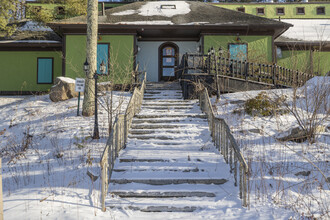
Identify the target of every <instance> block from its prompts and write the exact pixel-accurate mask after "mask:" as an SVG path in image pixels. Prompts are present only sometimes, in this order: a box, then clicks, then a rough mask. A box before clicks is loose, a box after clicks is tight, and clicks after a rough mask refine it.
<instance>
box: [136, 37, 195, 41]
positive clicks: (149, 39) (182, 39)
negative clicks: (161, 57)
mask: <svg viewBox="0 0 330 220" xmlns="http://www.w3.org/2000/svg"><path fill="white" fill-rule="evenodd" d="M138 41H199V37H195V38H183V37H182V38H172V37H170V38H169V37H159V38H158V37H157V38H156V37H143V38H141V39H138Z"/></svg>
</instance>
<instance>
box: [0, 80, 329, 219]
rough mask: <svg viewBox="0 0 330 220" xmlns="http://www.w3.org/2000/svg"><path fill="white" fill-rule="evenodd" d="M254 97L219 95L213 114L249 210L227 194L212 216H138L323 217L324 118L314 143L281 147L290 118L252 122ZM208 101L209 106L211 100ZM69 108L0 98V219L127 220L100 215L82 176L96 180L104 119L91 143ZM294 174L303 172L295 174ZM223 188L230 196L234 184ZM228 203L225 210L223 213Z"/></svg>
mask: <svg viewBox="0 0 330 220" xmlns="http://www.w3.org/2000/svg"><path fill="white" fill-rule="evenodd" d="M324 79H325V78H322V80H320V81H322V82H324V81H325V80H324ZM327 80H329V78H328V79H327ZM325 82H326V81H325ZM328 82H329V81H328ZM315 84H317V83H315V80H314V81H311V82H309V84H308V85H310V86H309V87H308V89H307V90H306V91H308V93H305V94H304V93H302V94H298V97H299V99H298V100H297V102H298V103H300V104H301V105H298V108H300V107H301V106H303V105H305V104H304V103H306V101H304V100H306V99H305V98H304V96H305V95H308V96H309V98H315V97H316V96H315V94H314V95H313V91H314V90H313V89H312V88H313V86H312V85H315ZM329 88H330V87H329V86H327V87H325V89H328V90H329ZM292 91H293V90H291V89H282V90H269V91H267V93H268V94H269V95H270V96H272V97H276V96H279V95H280V96H282V95H286V96H287V97H288V99H287V100H288V101H287V102H288V103H289V104H290V103H291V101H292V99H291V98H292ZM299 91H300V92H303V91H304V90H303V89H300V90H299ZM259 92H260V91H250V92H241V93H232V94H225V95H222V96H221V99H220V101H219V102H218V103H217V104H215V105H216V108H217V112H218V114H219V117H223V118H225V119H226V121H227V123H228V124H229V126H230V128H231V130H232V132H233V134H234V136H235V138H236V139H237V141H238V143H239V145H240V146H241V148H242V152H243V153H244V156H245V158H246V159H247V162H248V164H249V166H250V168H251V173H250V182H249V200H250V207H249V208H248V209H246V208H242V207H241V206H240V205H239V200H238V199H237V197H235V196H234V197H235V198H234V200H233V201H235V202H234V203H230V201H229V202H227V203H225V204H222V203H221V201H222V200H219V201H218V203H217V204H214V205H215V206H222V205H224V206H225V205H226V208H224V209H219V210H213V212H212V213H208V212H207V211H205V212H199V213H198V215H195V214H194V213H191V214H187V213H186V214H184V213H175V212H174V213H162V214H161V215H158V216H160V218H156V215H155V214H151V213H139V216H140V217H141V218H140V219H169V218H171V219H185V218H186V217H187V216H188V217H189V219H203V218H202V217H203V216H204V217H205V218H204V219H210V218H212V219H221V216H223V215H225V216H227V217H228V216H231V219H288V218H290V217H292V219H304V216H305V217H306V216H311V215H314V216H315V217H317V218H320V219H327V218H329V207H330V201H329V198H330V197H329V193H330V191H329V183H326V180H325V178H324V176H325V177H329V176H330V173H329V159H330V158H329V155H330V154H329V153H330V151H329V143H330V131H329V126H330V124H329V118H328V119H327V120H325V121H324V122H323V125H324V126H325V130H324V129H323V130H322V129H321V131H320V132H319V134H318V136H317V141H316V143H314V144H308V143H307V142H304V143H299V144H298V143H295V142H285V143H281V142H279V141H277V140H276V139H275V138H276V137H278V136H279V134H282V133H283V132H286V131H287V130H289V129H290V128H293V127H296V126H297V121H296V119H295V118H294V117H293V116H292V115H291V114H284V115H276V116H268V117H252V116H249V115H247V114H246V113H244V112H243V111H241V110H242V108H243V107H242V106H243V104H244V101H245V100H247V99H249V98H251V97H254V96H256V95H257V94H258V93H259ZM311 94H312V95H311ZM129 97H130V94H129V93H119V92H118V93H115V95H114V102H115V103H119V102H122V101H124V103H123V105H122V107H121V109H122V110H123V109H125V107H126V105H127V102H128V99H129ZM328 98H329V97H328ZM212 100H213V103H215V99H212ZM329 104H330V100H327V102H324V105H323V107H322V108H321V109H320V112H321V113H325V110H326V111H329ZM76 106H77V98H74V99H71V100H68V101H64V102H59V103H52V102H51V101H50V99H49V97H48V95H44V96H24V97H21V96H20V97H6V96H2V97H0V111H1V114H0V149H1V157H2V167H3V176H2V178H3V200H4V217H5V219H104V218H110V219H127V218H129V217H130V218H131V219H134V216H135V213H134V212H137V211H133V210H132V211H128V212H127V211H123V212H121V211H120V210H119V211H118V210H117V211H113V210H109V208H108V210H107V211H106V212H102V211H101V209H100V207H101V205H100V181H99V178H98V179H97V180H96V181H95V182H94V183H92V181H91V179H90V177H89V176H88V175H87V174H86V173H87V171H90V172H91V173H93V174H95V175H96V176H98V175H99V173H98V172H99V164H98V162H99V159H100V156H101V154H102V151H103V149H104V147H105V141H106V138H107V114H106V112H105V111H104V109H103V108H100V119H99V122H100V132H101V139H100V140H92V139H91V138H90V136H91V135H92V131H93V122H94V118H93V117H82V116H76V113H77V108H76ZM116 106H117V104H115V107H116ZM210 145H211V144H210ZM301 171H305V172H306V173H307V174H308V173H309V171H310V173H309V175H307V176H304V175H301V174H299V175H296V174H298V173H299V172H301ZM323 175H324V176H323ZM187 187H188V186H187ZM228 187H229V188H228V190H232V191H238V189H237V187H233V186H231V185H230V186H228ZM222 190H226V188H222ZM227 199H228V198H227ZM237 200H238V202H237ZM172 202H173V203H172V204H175V202H176V201H174V200H173V201H172ZM188 202H189V204H190V203H191V204H193V203H194V201H189V200H187V203H188ZM230 204H232V207H231V208H230V207H229V208H228V205H229V206H230ZM203 205H206V206H209V207H211V208H212V206H213V203H210V201H209V200H207V201H205V204H203ZM211 208H210V209H211ZM208 217H209V218H208Z"/></svg>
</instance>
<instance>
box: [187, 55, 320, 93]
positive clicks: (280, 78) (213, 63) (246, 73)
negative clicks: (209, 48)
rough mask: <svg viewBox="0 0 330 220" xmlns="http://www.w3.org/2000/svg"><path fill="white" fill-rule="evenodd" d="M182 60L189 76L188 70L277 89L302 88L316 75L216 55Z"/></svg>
mask: <svg viewBox="0 0 330 220" xmlns="http://www.w3.org/2000/svg"><path fill="white" fill-rule="evenodd" d="M196 57H197V58H196ZM198 58H199V59H198ZM182 60H184V62H185V63H184V64H185V65H183V64H182V65H181V66H182V74H189V72H188V70H200V71H203V72H205V73H207V74H209V75H219V76H231V77H236V78H241V79H245V80H246V81H247V80H249V81H255V82H263V83H267V84H270V85H274V86H275V87H283V86H284V87H288V86H289V87H292V86H302V85H303V84H304V83H305V82H306V81H307V80H309V79H310V78H312V77H313V75H314V73H311V72H310V73H305V72H302V71H298V70H292V69H287V68H284V67H282V66H279V65H277V64H276V63H273V64H267V63H254V62H249V61H247V60H244V61H243V60H234V59H230V58H225V57H221V56H217V55H216V54H213V55H207V54H188V53H186V54H184V59H182Z"/></svg>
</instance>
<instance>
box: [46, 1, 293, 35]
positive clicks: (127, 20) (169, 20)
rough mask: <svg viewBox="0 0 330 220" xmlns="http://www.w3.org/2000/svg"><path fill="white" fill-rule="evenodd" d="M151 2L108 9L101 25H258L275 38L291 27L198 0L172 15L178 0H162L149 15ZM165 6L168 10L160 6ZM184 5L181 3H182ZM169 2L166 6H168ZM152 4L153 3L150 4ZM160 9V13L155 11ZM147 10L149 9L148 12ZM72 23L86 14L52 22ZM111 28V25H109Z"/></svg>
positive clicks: (101, 18)
mask: <svg viewBox="0 0 330 220" xmlns="http://www.w3.org/2000/svg"><path fill="white" fill-rule="evenodd" d="M149 3H151V2H135V3H131V4H127V5H124V6H120V7H116V8H112V9H108V10H106V11H105V15H104V16H102V15H101V14H99V21H98V22H99V24H100V25H102V26H106V25H109V26H112V27H113V26H125V25H126V26H131V25H134V26H136V27H137V26H146V25H148V26H151V25H153V26H155V25H157V26H173V27H174V26H178V25H180V26H188V27H192V26H198V27H200V28H207V27H209V28H210V27H211V28H215V29H216V28H220V27H222V28H224V27H231V28H233V27H236V28H247V29H248V28H256V29H259V30H262V29H263V28H264V29H268V30H269V29H272V30H274V33H275V34H274V35H275V37H277V36H279V35H280V34H281V33H283V32H284V31H285V30H287V29H288V28H289V27H291V26H292V25H291V24H288V23H284V22H279V21H276V20H273V19H267V18H262V17H258V16H254V15H250V14H246V13H242V12H238V11H233V10H229V9H225V8H221V7H217V6H214V5H211V4H208V3H203V2H198V1H191V2H189V1H187V2H186V3H187V4H188V7H190V11H189V12H188V13H181V14H180V11H179V10H178V13H177V14H175V13H174V15H173V16H166V13H168V12H170V10H173V9H171V6H169V5H175V4H177V2H176V1H161V2H156V3H154V4H155V7H158V8H157V9H153V8H151V9H150V11H151V15H147V14H145V13H146V10H145V9H144V14H143V10H142V7H146V4H149ZM160 4H163V5H165V7H167V8H166V9H165V8H163V9H162V6H160ZM181 4H182V2H181ZM166 5H167V6H166ZM149 6H150V5H149ZM155 10H158V11H159V13H158V14H157V13H152V11H153V12H155ZM147 13H148V11H147ZM73 24H76V25H77V24H86V16H79V17H74V18H70V19H65V20H61V21H59V22H54V23H50V24H49V25H50V26H51V27H61V26H62V27H63V26H67V25H73ZM109 28H110V27H109Z"/></svg>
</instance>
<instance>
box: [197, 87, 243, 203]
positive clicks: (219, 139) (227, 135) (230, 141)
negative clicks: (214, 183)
mask: <svg viewBox="0 0 330 220" xmlns="http://www.w3.org/2000/svg"><path fill="white" fill-rule="evenodd" d="M199 103H200V107H201V110H202V111H203V112H204V113H206V115H207V118H208V123H209V128H210V131H211V136H212V141H213V142H214V144H215V146H216V148H217V149H218V150H219V152H220V153H221V154H222V155H223V157H224V159H225V161H226V163H227V164H228V163H229V166H230V172H231V173H232V172H234V179H235V186H237V183H239V195H240V198H241V199H242V205H243V206H245V207H246V206H247V204H248V201H247V181H248V165H247V163H246V162H245V159H244V157H243V155H242V153H241V151H240V149H239V147H238V145H237V143H236V141H235V138H234V137H233V135H232V134H231V132H230V128H229V126H228V125H227V123H226V122H225V120H224V119H221V118H217V117H215V115H214V112H213V108H212V105H211V101H210V98H209V94H208V92H207V89H206V88H204V90H203V91H202V92H201V93H200V96H199ZM238 163H239V168H238ZM238 174H239V181H237V175H238Z"/></svg>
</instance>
